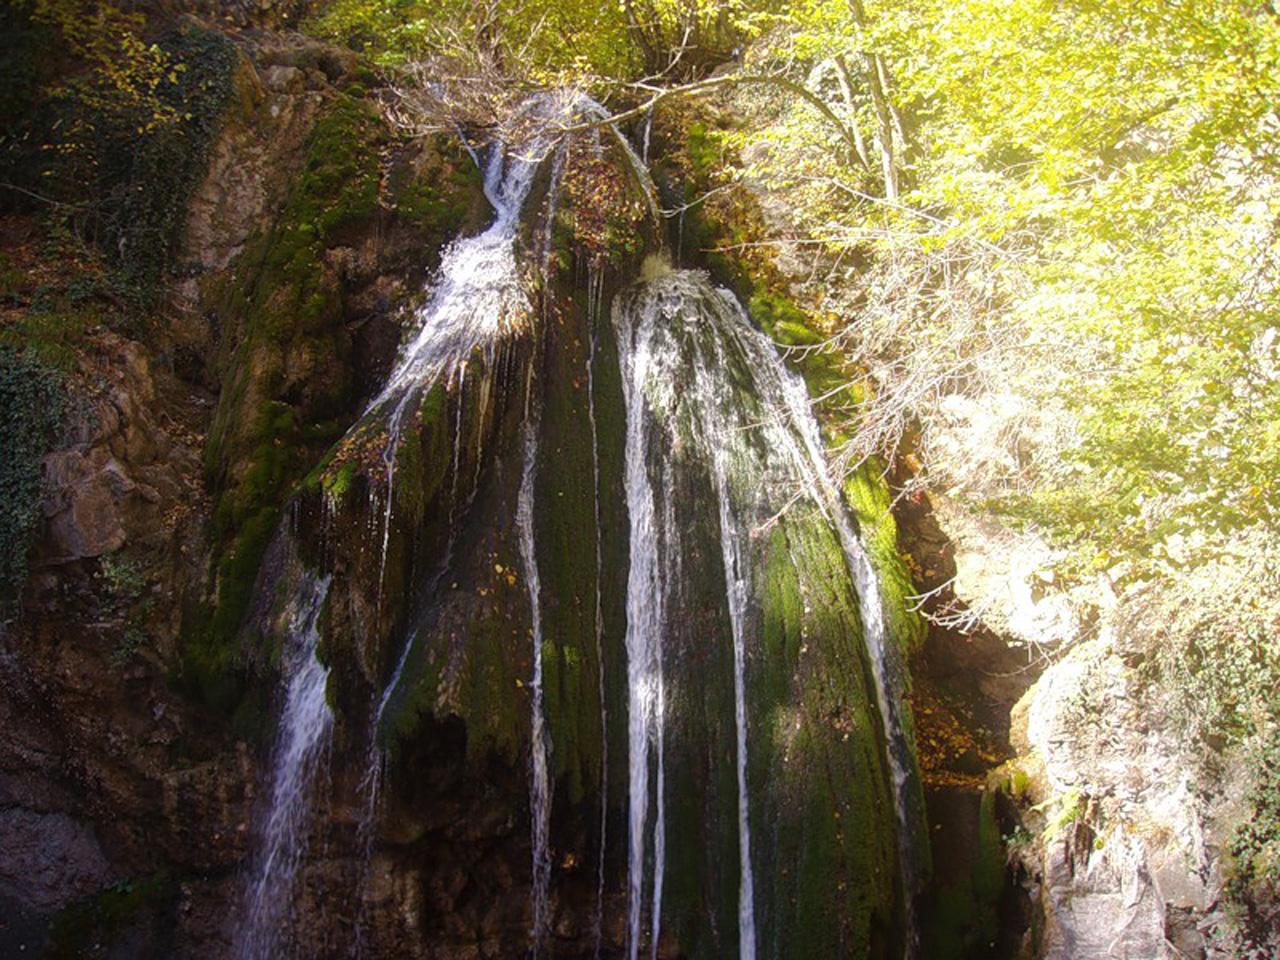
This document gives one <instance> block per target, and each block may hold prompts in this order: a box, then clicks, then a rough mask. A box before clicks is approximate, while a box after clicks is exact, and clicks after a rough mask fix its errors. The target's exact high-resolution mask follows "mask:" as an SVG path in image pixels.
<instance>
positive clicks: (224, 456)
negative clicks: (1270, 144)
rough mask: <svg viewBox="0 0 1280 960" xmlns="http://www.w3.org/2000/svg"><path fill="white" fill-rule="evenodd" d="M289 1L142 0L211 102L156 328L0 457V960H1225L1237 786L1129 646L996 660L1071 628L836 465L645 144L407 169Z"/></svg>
mask: <svg viewBox="0 0 1280 960" xmlns="http://www.w3.org/2000/svg"><path fill="white" fill-rule="evenodd" d="M219 12H221V13H223V14H225V16H222V17H215V16H214V14H215V13H219ZM289 14H290V10H289V9H286V8H277V7H276V6H274V5H272V4H261V5H259V6H251V5H236V6H234V7H233V8H231V9H230V10H229V11H220V8H218V9H205V8H203V7H200V6H199V5H193V6H188V7H185V8H184V10H183V11H182V12H180V13H179V12H176V11H173V10H168V9H167V8H166V12H165V15H166V16H169V17H172V18H173V35H174V36H177V37H182V38H184V39H183V40H182V42H184V43H187V44H197V43H198V44H203V45H204V46H203V47H202V49H204V50H206V56H207V57H208V60H209V63H210V64H211V66H210V68H209V69H210V71H211V74H212V75H213V76H214V79H213V80H211V81H209V82H210V84H211V87H210V89H211V90H214V95H213V97H214V100H215V101H216V110H215V111H214V114H215V115H216V120H215V121H214V122H212V123H211V124H210V127H209V131H208V137H207V142H206V143H204V144H203V145H202V147H201V149H200V150H199V151H198V152H197V153H198V164H197V165H198V167H199V170H198V175H197V176H194V177H193V178H192V183H191V189H190V190H189V192H188V193H187V194H186V195H185V196H183V197H182V198H181V213H180V224H181V226H180V229H179V231H178V234H179V240H178V247H179V248H180V254H179V256H178V258H177V260H176V265H175V266H174V267H173V268H172V269H169V270H167V271H166V272H165V274H164V276H163V293H162V296H161V298H160V300H159V306H158V307H157V310H158V312H159V313H160V314H162V315H163V317H164V319H165V322H164V324H163V325H161V326H160V327H159V328H152V329H149V330H147V331H146V332H145V333H144V332H139V331H136V330H135V331H131V330H129V329H127V328H125V329H116V328H112V327H111V326H110V325H108V324H101V325H96V326H91V328H90V329H89V330H87V332H86V334H85V342H84V345H83V346H81V347H79V348H77V353H76V357H75V363H74V372H73V373H72V374H71V376H70V378H69V381H70V383H71V387H70V393H71V394H72V395H73V396H74V398H75V399H74V402H73V403H71V404H70V405H69V409H68V411H67V414H66V416H65V426H64V428H63V429H62V430H61V432H60V433H59V435H58V439H57V441H56V442H55V443H53V444H50V445H49V449H48V450H47V451H44V452H43V455H42V478H43V479H42V487H41V498H40V518H39V522H38V525H37V527H36V534H35V536H34V540H33V544H32V547H31V551H30V558H29V568H30V569H29V575H27V576H26V577H25V578H24V580H23V583H22V589H21V594H20V604H19V608H18V610H17V612H16V613H15V614H14V615H13V616H12V617H11V618H10V619H8V620H6V622H5V623H4V624H3V625H0V673H2V675H3V686H2V688H0V726H2V727H3V729H4V731H5V733H4V736H3V737H2V738H0V954H2V955H4V956H11V955H12V956H18V955H24V956H49V957H79V956H86V957H113V958H116V957H119V958H123V957H139V958H141V957H157V958H158V957H183V958H193V960H194V958H208V960H222V958H228V960H230V958H236V960H257V958H268V957H273V958H274V957H287V956H293V957H308V958H313V957H314V958H337V957H363V958H377V957H425V958H438V960H455V958H456V960H463V958H513V957H525V956H532V957H548V958H552V957H565V958H590V957H628V958H631V960H634V958H636V957H640V956H645V957H653V958H664V960H668V958H678V957H689V958H723V957H731V956H737V957H740V958H744V960H746V958H755V957H773V958H790V957H795V958H827V957H851V958H856V957H867V958H888V957H895V958H897V957H904V956H905V957H915V958H921V960H924V958H935V957H936V958H942V957H957V958H960V957H974V958H977V957H1019V958H1028V960H1030V958H1041V957H1044V958H1055V960H1056V958H1067V957H1076V958H1091V957H1099V958H1101V957H1104V956H1124V957H1129V958H1132V960H1137V958H1146V957H1206V956H1210V957H1225V956H1227V954H1225V953H1222V952H1215V949H1216V948H1215V947H1213V945H1212V937H1211V936H1210V933H1211V932H1212V928H1213V925H1214V924H1215V922H1217V921H1218V920H1219V919H1220V915H1221V910H1222V906H1221V886H1222V876H1221V849H1222V846H1223V844H1224V843H1225V833H1224V830H1225V826H1224V825H1226V824H1229V823H1230V822H1231V817H1232V816H1233V815H1234V814H1233V813H1232V811H1231V808H1230V804H1231V801H1230V799H1229V792H1230V791H1229V787H1228V788H1225V789H1224V792H1223V794H1222V795H1217V796H1214V797H1212V798H1210V799H1208V800H1205V799H1203V798H1201V797H1199V796H1192V793H1193V792H1194V791H1192V790H1191V787H1190V785H1189V783H1188V782H1187V781H1185V780H1183V781H1181V782H1175V781H1174V780H1171V779H1170V778H1169V775H1168V772H1169V770H1170V769H1173V768H1176V766H1177V760H1176V759H1174V757H1175V753H1176V751H1174V749H1173V747H1172V745H1171V744H1170V743H1169V742H1168V739H1169V735H1168V734H1165V733H1163V732H1161V730H1160V729H1159V728H1158V725H1157V724H1155V723H1152V724H1149V725H1147V726H1146V727H1145V728H1134V727H1133V726H1132V725H1131V724H1129V723H1128V721H1127V719H1124V718H1126V717H1128V716H1131V715H1132V714H1133V713H1135V712H1139V713H1140V712H1142V711H1143V710H1144V702H1143V700H1142V694H1141V692H1140V691H1137V690H1134V689H1131V687H1130V686H1129V684H1128V680H1127V679H1126V674H1125V671H1124V657H1125V653H1124V651H1123V650H1116V649H1115V648H1114V647H1113V646H1106V645H1102V644H1100V643H1099V641H1098V640H1096V639H1094V640H1091V641H1089V642H1086V643H1084V644H1082V645H1081V646H1080V647H1078V648H1077V649H1076V650H1074V651H1073V652H1072V653H1071V654H1070V655H1069V656H1068V657H1066V658H1064V659H1063V660H1062V661H1061V662H1059V663H1056V664H1055V665H1053V666H1052V667H1050V668H1049V670H1048V671H1047V672H1046V673H1045V675H1044V676H1043V677H1040V678H1038V679H1037V676H1036V674H1037V672H1038V670H1036V669H1033V668H1028V667H1027V664H1026V658H1025V655H1024V653H1023V652H1022V650H1023V648H1022V647H1014V646H1012V645H1011V644H1010V643H1009V642H1006V641H1013V640H1021V641H1023V642H1026V641H1030V642H1033V643H1034V642H1042V641H1044V640H1045V638H1046V637H1050V636H1051V635H1052V633H1053V631H1054V630H1056V629H1059V628H1061V629H1062V630H1066V631H1068V632H1071V631H1075V633H1077V634H1086V633H1088V630H1089V629H1090V627H1091V626H1092V627H1096V626H1097V625H1080V624H1074V623H1069V622H1067V621H1069V619H1070V617H1069V615H1067V614H1064V613H1062V611H1061V610H1058V609H1057V608H1054V607H1053V605H1054V604H1055V603H1057V602H1058V599H1057V598H1056V597H1055V596H1053V595H1052V594H1051V592H1048V593H1049V596H1048V599H1046V598H1045V597H1043V596H1040V595H1039V593H1040V591H1039V588H1038V587H1035V585H1029V584H1028V574H1027V571H1028V570H1030V569H1034V566H1035V564H1034V561H1025V562H1024V561H1020V560H1019V558H1018V553H1017V551H1018V550H1035V549H1036V548H1037V547H1036V545H1035V544H1034V543H1030V544H1029V542H1028V541H1024V540H1018V541H1017V542H1016V543H1014V544H1012V545H1011V543H1010V542H1007V541H1003V540H1001V539H1000V538H1001V537H1002V536H1004V535H1005V534H1004V533H1003V532H1002V533H1000V534H998V535H997V534H990V532H989V531H984V530H983V529H982V528H981V525H980V523H977V522H975V521H974V520H973V519H972V518H969V517H965V516H960V515H957V512H956V511H954V510H951V509H950V507H949V505H948V503H947V502H946V500H945V498H942V497H938V498H935V499H934V500H932V501H931V500H930V499H929V498H928V497H916V498H905V499H895V498H894V497H893V496H892V495H891V492H890V488H889V481H892V480H894V479H895V478H894V475H893V474H892V473H891V471H889V470H887V469H883V468H882V467H883V465H882V464H879V463H870V464H867V465H865V466H864V467H863V468H862V469H861V470H859V471H858V472H857V473H856V474H854V475H852V476H851V477H850V478H849V479H847V480H846V481H839V480H837V479H834V478H833V476H832V474H831V472H830V471H829V470H828V466H827V460H826V452H825V445H826V444H828V443H834V442H836V441H837V440H838V437H836V436H835V433H836V431H837V427H836V424H835V422H834V420H833V418H832V417H830V416H829V415H828V413H827V409H828V408H827V406H825V405H824V404H826V402H827V401H828V400H829V399H830V395H831V393H832V384H833V383H837V382H839V381H840V377H841V371H840V370H838V369H832V367H831V364H830V362H829V361H828V360H826V359H824V357H823V356H822V355H820V354H814V353H812V352H806V351H805V350H804V349H803V347H804V345H805V343H806V342H808V339H809V338H812V337H814V336H816V334H814V333H813V331H811V330H808V329H807V328H806V327H805V319H804V316H803V314H802V313H801V312H800V311H798V310H796V309H795V308H794V307H792V306H791V305H790V304H789V302H788V301H787V299H786V289H787V287H786V279H785V276H783V275H782V273H780V271H779V269H778V268H777V267H776V266H774V265H765V266H764V267H761V265H760V264H759V263H757V262H754V261H752V260H751V259H750V258H748V257H745V256H744V257H742V258H739V259H736V260H735V259H733V255H732V254H731V253H724V252H710V251H711V248H715V247H720V246H722V244H721V243H719V242H718V241H720V240H723V239H724V238H725V237H727V236H730V235H733V232H734V231H735V230H740V229H742V228H741V225H740V224H735V223H728V222H725V221H723V220H720V219H717V218H716V216H715V215H713V214H712V213H709V212H705V211H701V210H698V209H696V208H694V209H690V210H687V211H686V210H684V209H683V205H684V202H685V198H686V190H688V189H689V188H690V182H691V181H692V180H694V179H696V177H697V176H698V172H697V163H696V162H695V161H696V158H694V157H693V156H692V155H693V153H694V152H695V149H694V146H693V145H691V144H692V142H693V140H694V139H695V137H694V136H693V135H692V134H691V131H690V125H689V123H688V121H687V119H685V120H682V121H680V122H674V121H673V122H670V123H666V124H664V123H662V122H661V121H659V122H657V123H654V122H653V120H652V118H650V119H648V120H646V119H645V118H644V117H640V118H637V119H636V120H635V121H634V122H632V123H629V124H624V125H621V126H619V127H618V128H617V129H616V130H615V128H613V127H611V126H608V125H598V124H597V125H593V124H596V122H597V121H599V120H601V118H602V116H603V113H602V111H601V108H599V107H598V105H595V104H594V103H593V102H591V101H589V100H587V99H585V98H583V97H581V96H579V95H577V94H573V95H570V94H565V93H561V92H557V91H551V92H546V91H544V92H542V93H539V94H535V95H533V96H531V97H530V98H528V99H526V100H525V101H524V102H523V105H522V106H521V107H520V108H519V109H517V110H515V111H513V113H512V114H511V115H510V116H508V117H506V118H504V122H503V124H502V125H501V126H499V127H498V128H490V129H483V130H481V129H466V128H465V127H464V126H460V127H459V128H458V129H457V130H447V131H442V132H440V133H437V134H431V135H429V136H420V137H412V138H411V137H406V136H404V135H402V134H401V133H399V132H398V131H396V130H394V129H393V128H392V126H391V125H390V124H389V123H388V120H387V117H386V112H387V101H388V98H387V95H386V94H387V91H386V90H385V88H384V87H383V86H382V81H381V80H380V78H379V77H377V76H376V75H374V74H372V73H371V72H370V71H368V70H367V68H366V67H365V66H363V65H362V63H361V62H360V61H359V60H358V58H356V57H354V56H353V55H352V54H350V53H349V52H348V51H343V50H338V49H336V48H333V47H330V46H327V45H324V44H321V43H319V42H317V41H315V40H312V39H308V38H305V37H303V36H302V35H300V34H298V33H295V32H293V31H292V30H291V29H290V28H289V27H288V21H289ZM710 113H711V116H710V117H699V118H698V121H697V122H698V123H702V122H704V121H706V120H708V119H710V120H713V121H714V120H715V119H716V118H715V116H714V111H710ZM721 119H723V118H721ZM566 128H568V129H569V130H570V132H564V130H565V129H566ZM193 162H194V161H193ZM677 209H679V215H678V216H675V215H672V214H671V211H673V210H677ZM774 215H775V214H774V213H773V212H771V211H770V209H769V202H768V200H767V198H763V199H762V198H760V197H757V198H756V199H755V200H754V201H753V202H752V203H748V204H746V205H745V207H744V209H742V210H740V211H738V216H740V217H741V218H742V220H743V222H745V223H748V224H751V225H754V224H756V223H758V222H760V221H763V220H765V219H767V218H769V217H770V216H774ZM38 229H39V228H38V227H37V226H35V225H34V224H33V222H32V218H31V217H29V216H23V215H19V214H14V215H7V214H6V215H5V217H4V218H3V221H2V222H0V241H2V242H3V244H4V246H5V249H6V251H8V253H7V255H8V256H9V257H11V259H12V260H13V262H14V263H16V264H17V265H19V266H20V267H23V268H30V269H31V270H33V271H34V270H36V269H38V265H36V264H34V263H30V264H28V263H26V262H24V261H23V259H22V258H23V256H24V253H23V251H24V250H25V249H26V245H25V241H26V240H27V239H28V238H29V237H30V236H31V234H32V233H33V232H34V231H36V230H38ZM15 309H16V308H15ZM788 348H791V349H788ZM796 348H800V349H796ZM891 466H892V469H893V470H898V471H901V470H906V469H908V468H907V467H904V466H903V465H901V464H894V465H891ZM953 578H954V581H953ZM952 582H954V584H955V586H954V590H955V593H956V594H958V595H959V597H960V599H961V600H962V601H966V602H968V603H969V605H970V606H971V608H972V609H974V610H980V611H981V612H982V613H981V617H980V618H978V619H979V621H980V622H979V623H978V626H977V628H976V629H974V630H972V631H971V632H970V633H969V634H967V635H965V636H961V635H959V634H958V633H956V632H953V631H949V630H948V629H947V628H946V627H943V626H939V625H938V624H937V623H936V622H934V623H931V622H928V621H926V620H925V619H924V618H923V617H922V616H921V615H920V607H921V601H920V600H919V598H920V597H921V596H925V595H929V594H931V593H935V592H936V591H939V590H951V589H952V588H951V587H950V586H948V585H949V584H951V583H952ZM1033 587H1034V588H1035V590H1036V591H1037V593H1036V595H1033V593H1032V590H1033ZM948 595H949V594H948ZM1060 614H1061V615H1060ZM1064 623H1065V624H1066V625H1065V626H1063V624H1064ZM1104 627H1105V625H1104ZM1096 632H1097V631H1096V630H1095V633H1096ZM1101 686H1105V687H1106V689H1108V690H1109V691H1110V692H1111V693H1112V694H1113V697H1112V699H1111V700H1110V701H1109V702H1108V704H1106V705H1099V706H1098V709H1097V713H1096V715H1094V716H1093V717H1092V718H1090V719H1082V718H1081V717H1080V715H1079V711H1078V710H1077V709H1076V705H1077V704H1078V703H1079V701H1080V700H1081V699H1082V698H1087V697H1089V696H1091V695H1093V694H1095V693H1096V691H1097V690H1098V689H1099V688H1100V687H1101ZM1133 756H1140V757H1142V758H1143V759H1142V762H1141V763H1140V764H1138V766H1137V767H1136V769H1137V771H1138V772H1137V773H1135V772H1134V771H1135V767H1134V766H1133V765H1130V764H1126V763H1124V762H1122V761H1123V760H1124V758H1127V757H1128V758H1131V757H1133ZM1223 776H1224V778H1225V779H1226V781H1227V782H1228V783H1230V782H1231V778H1232V777H1233V776H1238V772H1236V773H1233V772H1232V771H1230V770H1228V771H1226V772H1224V774H1223ZM1104 822H1105V823H1106V824H1107V826H1106V827H1101V826H1100V825H1101V824H1103V823H1104ZM1188 856H1193V857H1194V859H1192V860H1189V859H1188ZM1117 951H1118V952H1117Z"/></svg>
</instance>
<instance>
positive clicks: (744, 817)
mask: <svg viewBox="0 0 1280 960" xmlns="http://www.w3.org/2000/svg"><path fill="white" fill-rule="evenodd" d="M699 374H700V376H699V381H700V386H702V385H703V384H705V379H704V376H703V375H704V374H705V371H702V370H699ZM704 389H705V386H704ZM702 410H703V411H704V414H705V415H706V416H707V417H708V418H709V419H710V418H714V417H715V412H716V410H715V407H714V406H713V405H712V404H709V403H704V404H702ZM705 427H706V428H708V429H707V433H708V434H714V435H722V434H724V433H725V432H726V431H725V427H724V425H723V424H721V423H719V422H716V421H715V420H714V419H711V422H708V423H706V424H705ZM727 450H728V447H727V446H726V445H725V444H723V443H714V444H713V447H712V465H713V468H714V471H715V477H716V499H717V501H718V502H719V507H720V549H721V553H722V555H723V559H724V581H725V594H726V596H727V599H728V605H729V623H730V626H731V628H732V630H733V714H734V727H735V733H736V735H737V774H738V944H739V946H738V956H739V957H740V958H741V960H755V956H756V912H755V882H754V878H753V875H752V870H751V823H750V817H749V816H748V810H749V807H750V803H749V800H750V795H749V794H748V792H747V694H746V609H747V579H746V578H747V574H746V569H745V568H746V557H745V555H744V554H745V548H746V538H747V537H748V536H749V535H750V531H749V530H746V529H745V528H744V526H743V525H742V524H741V523H740V522H738V519H737V517H736V516H735V515H734V510H733V503H732V498H731V496H730V491H729V463H728V454H727Z"/></svg>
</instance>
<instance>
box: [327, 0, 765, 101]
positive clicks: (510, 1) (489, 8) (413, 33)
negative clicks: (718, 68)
mask: <svg viewBox="0 0 1280 960" xmlns="http://www.w3.org/2000/svg"><path fill="white" fill-rule="evenodd" d="M765 6H769V4H762V3H748V2H743V0H732V2H723V0H721V2H710V0H627V2H624V3H608V4H599V3H591V2H587V0H562V2H556V3H547V2H539V3H525V2H520V0H497V2H494V3H489V4H483V5H481V4H475V3H471V2H468V0H440V2H425V0H331V2H329V3H327V4H325V5H324V6H323V7H322V8H321V10H320V11H319V13H318V14H317V15H316V16H315V17H313V18H312V19H310V20H309V21H308V22H307V23H306V24H305V28H306V29H307V30H309V31H310V32H312V33H314V34H315V35H317V36H320V37H323V38H324V39H327V40H331V41H334V42H337V43H341V44H344V45H346V46H349V47H351V48H352V49H354V50H359V51H361V52H364V53H366V54H368V55H370V56H371V57H372V58H373V59H374V60H375V61H377V62H379V63H381V64H384V65H396V64H401V63H404V62H405V61H408V60H414V59H431V58H440V59H445V60H448V61H449V62H451V64H452V65H453V66H454V68H458V67H460V66H463V65H465V67H464V69H470V70H498V71H500V72H501V73H503V74H505V75H506V76H507V77H509V78H519V79H524V80H529V81H532V82H535V83H540V84H543V85H554V84H557V83H561V82H574V81H579V80H581V79H582V78H584V77H596V78H601V79H607V80H616V79H631V78H632V77H635V76H638V75H640V74H642V73H656V72H663V71H665V72H667V74H668V76H677V77H679V76H687V75H688V74H689V73H690V72H691V71H695V70H699V69H706V68H707V67H708V66H710V65H714V64H716V63H718V62H723V61H724V60H726V59H728V58H729V57H730V55H731V51H732V50H733V48H734V47H735V45H737V44H738V43H740V42H741V41H742V39H743V38H744V37H746V36H747V35H749V34H750V33H751V32H753V31H754V30H755V29H757V28H758V26H759V25H760V23H761V18H760V11H761V8H763V7H765ZM682 46H683V47H684V50H683V52H682V53H681V54H680V55H679V56H677V55H676V51H677V50H679V49H680V48H681V47H682ZM673 61H674V63H673ZM673 68H674V69H673Z"/></svg>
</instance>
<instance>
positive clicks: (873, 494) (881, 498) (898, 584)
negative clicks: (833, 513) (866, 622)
mask: <svg viewBox="0 0 1280 960" xmlns="http://www.w3.org/2000/svg"><path fill="white" fill-rule="evenodd" d="M844 492H845V499H846V501H847V502H848V503H849V506H850V507H851V508H852V510H853V514H854V518H855V519H856V520H857V521H858V530H859V533H860V534H861V536H862V541H863V543H864V544H865V545H866V548H867V553H868V554H870V556H871V562H872V564H873V566H874V567H875V570H876V576H877V578H878V579H879V584H880V597H881V602H882V603H883V605H884V610H885V617H886V624H885V625H886V626H887V627H888V629H889V633H890V635H891V636H892V637H893V638H894V639H895V640H896V641H897V642H898V644H899V646H900V647H901V648H902V652H903V655H904V656H906V655H909V654H911V653H913V652H915V651H916V650H918V649H919V648H920V645H921V644H923V643H924V639H925V636H926V634H927V633H928V625H927V624H926V623H925V621H924V618H923V617H922V616H921V615H920V614H919V613H915V612H912V610H911V606H912V601H911V599H910V598H911V597H913V596H914V595H915V594H916V587H915V584H914V583H913V582H912V580H911V573H910V571H909V569H908V568H907V564H906V561H905V560H904V559H903V555H902V553H901V552H900V551H899V550H898V523H897V521H896V520H895V519H894V516H893V511H892V495H891V493H890V491H889V485H888V483H886V482H885V479H884V476H883V468H882V465H881V464H880V462H879V461H878V460H874V459H873V460H869V461H868V462H867V463H865V464H863V466H862V467H861V468H860V469H858V470H857V471H856V472H855V473H854V474H853V475H852V476H850V477H849V479H848V480H847V481H846V483H845V487H844Z"/></svg>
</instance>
